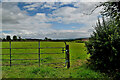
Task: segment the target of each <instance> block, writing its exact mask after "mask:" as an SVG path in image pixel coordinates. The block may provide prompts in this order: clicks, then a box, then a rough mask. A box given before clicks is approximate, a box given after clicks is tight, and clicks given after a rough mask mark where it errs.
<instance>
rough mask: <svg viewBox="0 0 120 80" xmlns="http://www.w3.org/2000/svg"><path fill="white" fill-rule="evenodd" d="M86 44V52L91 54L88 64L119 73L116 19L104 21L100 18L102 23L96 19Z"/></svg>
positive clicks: (119, 44)
mask: <svg viewBox="0 0 120 80" xmlns="http://www.w3.org/2000/svg"><path fill="white" fill-rule="evenodd" d="M86 46H87V50H88V53H89V54H91V57H90V59H89V61H90V64H91V65H93V66H94V69H99V70H100V71H102V72H111V73H116V72H117V71H118V73H120V27H119V22H118V21H115V20H109V21H105V20H104V18H102V23H100V20H99V19H98V23H97V24H96V27H95V31H94V32H93V34H92V35H91V38H90V40H89V42H87V43H86ZM118 73H117V74H118Z"/></svg>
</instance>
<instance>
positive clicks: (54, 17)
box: [0, 2, 103, 39]
mask: <svg viewBox="0 0 120 80" xmlns="http://www.w3.org/2000/svg"><path fill="white" fill-rule="evenodd" d="M98 4H99V2H34V3H33V2H2V7H0V12H2V29H0V33H2V34H1V36H2V37H5V36H6V35H11V36H13V35H18V36H21V37H22V38H44V37H48V38H52V39H69V38H81V37H82V38H83V37H89V36H90V34H91V33H92V31H93V27H94V25H95V24H96V21H97V19H98V17H100V14H99V13H100V11H101V10H102V9H103V8H102V7H100V8H97V9H96V10H95V11H94V12H93V13H92V14H91V15H86V14H90V13H91V11H92V10H93V9H94V8H95V7H96V5H98ZM0 5H1V3H0ZM0 15H1V13H0Z"/></svg>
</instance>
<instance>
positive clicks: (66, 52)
mask: <svg viewBox="0 0 120 80" xmlns="http://www.w3.org/2000/svg"><path fill="white" fill-rule="evenodd" d="M7 42H8V41H7ZM12 42H24V41H9V48H0V49H2V50H9V54H8V53H2V54H0V55H9V59H0V60H2V61H3V60H9V65H2V64H1V66H10V67H11V66H12V65H26V64H13V63H12V61H15V60H38V66H40V65H41V59H44V58H42V57H41V55H42V54H47V55H49V54H53V55H54V54H61V53H65V56H64V58H63V59H65V61H64V62H63V64H64V65H65V66H67V68H70V58H69V45H67V44H66V42H64V43H65V46H64V47H41V42H42V41H38V47H37V48H35V47H30V48H27V47H26V48H12V47H11V46H12V44H11V43H12ZM25 42H26V41H25ZM35 42H36V41H35ZM50 42H51V41H50ZM18 49H38V52H37V53H16V54H15V53H14V54H13V53H12V51H11V50H18ZM42 49H61V53H49V52H48V53H41V50H42ZM21 54H24V55H25V54H29V55H30V54H38V58H37V59H19V57H18V58H17V59H13V58H12V56H14V55H21ZM47 64H59V63H47ZM65 66H64V67H65Z"/></svg>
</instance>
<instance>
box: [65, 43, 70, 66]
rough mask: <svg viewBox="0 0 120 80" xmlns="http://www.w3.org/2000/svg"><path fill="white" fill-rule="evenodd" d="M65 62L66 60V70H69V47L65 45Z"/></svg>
mask: <svg viewBox="0 0 120 80" xmlns="http://www.w3.org/2000/svg"><path fill="white" fill-rule="evenodd" d="M66 60H67V63H68V64H67V68H70V55H69V45H66Z"/></svg>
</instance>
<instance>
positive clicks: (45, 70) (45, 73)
mask: <svg viewBox="0 0 120 80" xmlns="http://www.w3.org/2000/svg"><path fill="white" fill-rule="evenodd" d="M67 44H69V46H70V63H71V67H70V68H69V69H67V68H66V67H64V65H65V64H49V65H45V64H41V65H40V67H39V66H38V60H32V61H30V60H24V61H23V60H22V61H16V60H15V61H12V64H13V63H14V64H21V63H30V65H26V66H24V65H16V66H12V67H10V66H3V67H2V77H3V78H107V76H106V75H104V74H102V73H100V72H98V71H93V70H91V69H90V68H88V67H87V66H86V62H87V60H86V59H87V58H89V56H90V55H88V54H86V48H85V44H84V43H72V42H67ZM64 46H65V44H64V43H63V42H41V47H64ZM2 47H3V48H9V43H8V42H2ZM20 47H22V48H23V47H25V48H26V47H38V42H12V48H20ZM61 50H62V49H42V50H41V53H46V52H47V53H56V52H57V53H61V54H41V56H40V57H41V58H46V59H41V63H56V62H65V59H57V58H65V54H63V53H62V51H61ZM4 53H9V50H2V54H4ZM17 53H38V49H30V50H28V49H21V50H16V49H15V50H12V54H17ZM9 57H10V56H9V55H8V56H6V55H3V56H2V58H3V59H9ZM30 58H32V59H35V58H38V54H25V55H23V54H22V55H12V59H30ZM2 62H3V64H9V61H2Z"/></svg>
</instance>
